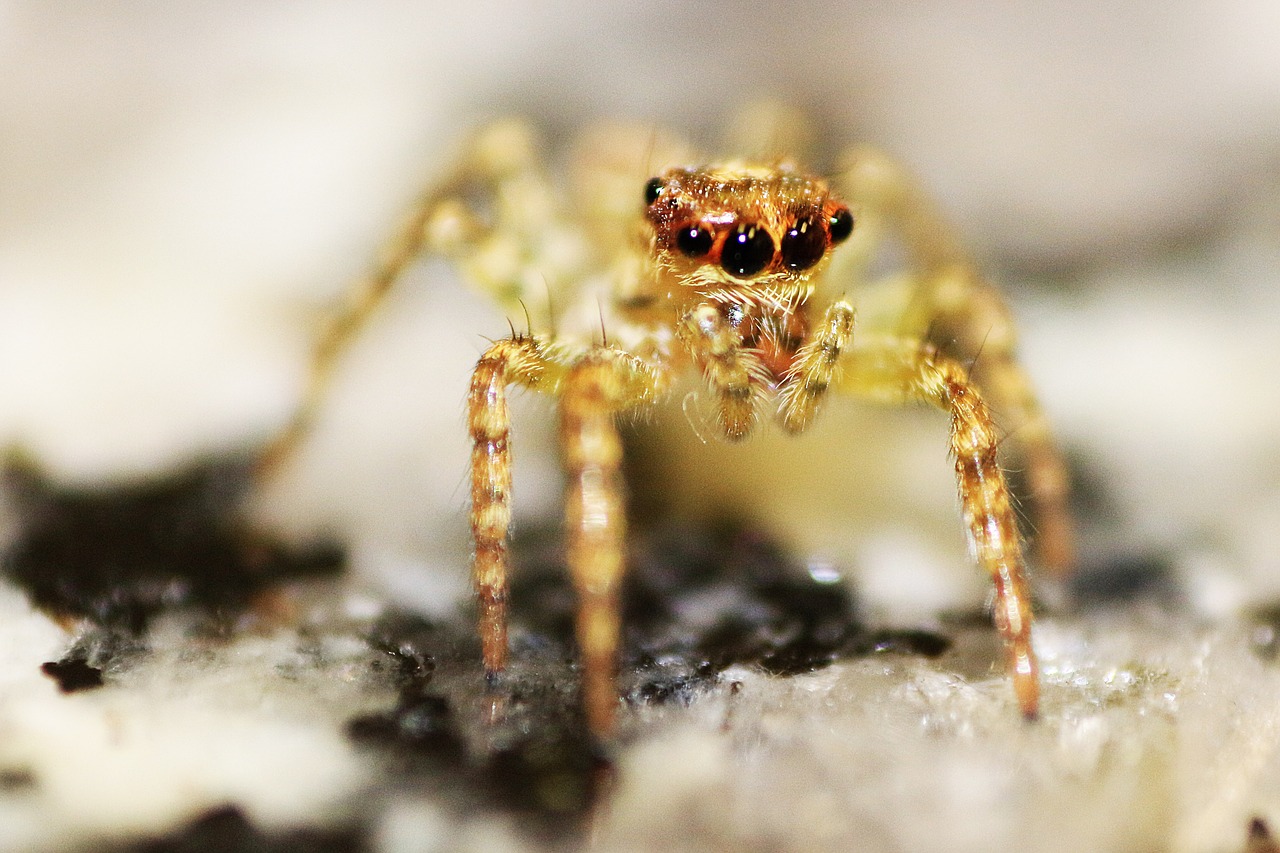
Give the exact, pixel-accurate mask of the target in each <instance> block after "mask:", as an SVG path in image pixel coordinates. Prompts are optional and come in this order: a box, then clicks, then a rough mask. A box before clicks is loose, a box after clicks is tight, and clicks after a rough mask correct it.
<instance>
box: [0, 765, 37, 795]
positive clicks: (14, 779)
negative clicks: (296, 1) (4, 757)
mask: <svg viewBox="0 0 1280 853" xmlns="http://www.w3.org/2000/svg"><path fill="white" fill-rule="evenodd" d="M36 784H37V783H36V774H35V771H33V770H32V769H31V768H30V767H2V768H0V795H3V794H20V793H24V792H27V791H33V790H35V788H36Z"/></svg>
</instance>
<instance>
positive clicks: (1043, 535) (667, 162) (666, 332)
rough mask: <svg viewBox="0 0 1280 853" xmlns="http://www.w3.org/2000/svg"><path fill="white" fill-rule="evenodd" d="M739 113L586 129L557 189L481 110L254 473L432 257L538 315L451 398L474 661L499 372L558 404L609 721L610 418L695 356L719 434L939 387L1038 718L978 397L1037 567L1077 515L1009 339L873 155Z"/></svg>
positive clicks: (486, 580)
mask: <svg viewBox="0 0 1280 853" xmlns="http://www.w3.org/2000/svg"><path fill="white" fill-rule="evenodd" d="M749 126H752V128H753V130H754V139H751V140H748V141H745V142H742V143H741V144H740V146H739V151H740V152H741V154H740V156H739V158H738V159H728V160H710V161H708V160H704V159H699V158H696V157H695V156H694V155H692V154H690V153H689V151H688V149H687V148H686V147H685V146H684V145H683V143H680V142H679V141H677V140H674V139H670V138H667V137H665V136H662V135H660V134H657V133H655V132H654V131H652V130H648V131H643V132H634V129H631V130H628V129H626V128H621V127H604V128H599V129H596V130H594V131H592V132H590V133H588V134H587V135H586V137H585V141H584V142H583V143H582V144H580V145H579V146H578V147H577V149H576V153H575V155H574V156H573V157H572V158H571V165H570V167H569V169H568V170H567V174H568V178H569V180H568V181H567V182H565V183H566V186H565V188H561V187H560V186H558V185H557V182H556V181H555V180H553V178H552V176H551V174H550V173H549V172H548V171H546V170H545V169H544V168H543V167H542V165H541V163H540V158H539V155H538V150H539V146H538V143H537V141H536V140H535V137H534V134H533V133H532V131H531V130H530V129H529V127H528V126H527V125H526V124H524V123H523V122H520V121H514V120H510V121H500V122H497V123H495V124H493V125H491V126H489V127H487V128H485V129H483V130H481V131H480V132H479V133H478V134H477V135H476V136H475V138H474V139H473V140H472V141H471V144H470V145H469V146H468V147H467V149H466V153H465V154H464V155H463V156H462V157H461V159H460V161H459V163H458V164H457V165H456V166H455V167H454V168H453V169H452V170H451V171H449V172H448V173H447V174H446V175H445V176H444V178H443V179H442V180H441V181H439V182H438V183H437V184H436V185H434V186H433V187H432V188H431V189H430V190H428V191H427V192H426V193H425V194H424V195H423V197H422V199H421V201H420V202H419V203H418V204H417V205H416V207H414V208H413V210H412V211H411V213H410V215H409V216H408V217H407V220H406V222H405V224H404V226H403V227H402V228H401V229H400V230H399V232H398V233H397V234H396V235H395V236H394V237H393V238H392V239H391V240H390V242H389V243H388V245H387V247H386V249H385V251H384V254H383V256H382V258H381V260H380V261H379V262H378V263H377V264H376V265H375V267H374V269H373V271H372V273H371V274H370V275H369V276H368V277H367V278H366V279H365V280H363V281H362V282H360V283H358V285H357V286H356V287H355V288H353V290H352V291H351V295H350V298H349V301H348V303H347V304H346V305H345V306H344V308H343V309H342V310H341V311H340V312H339V313H338V314H336V315H335V318H334V320H333V322H332V323H331V325H330V327H329V328H328V330H327V332H326V333H325V334H324V335H323V336H322V338H321V339H320V342H319V345H318V347H317V349H316V351H315V355H314V359H313V362H312V365H311V373H310V381H309V385H308V388H307V391H306V393H305V396H304V397H303V402H302V403H301V405H300V406H299V408H298V410H297V412H296V414H295V416H294V418H293V419H292V421H291V422H290V423H289V424H288V425H287V427H286V428H285V429H283V430H282V431H281V433H280V434H279V435H278V436H277V437H276V439H275V440H274V441H273V442H271V443H270V444H269V445H268V446H267V448H266V450H265V451H264V453H263V455H262V457H261V460H260V464H259V473H260V475H261V476H267V475H268V474H269V473H270V472H271V471H273V470H275V469H276V468H278V467H279V465H280V464H281V462H282V460H284V459H286V458H287V457H288V456H289V455H290V454H291V453H292V451H293V449H294V448H295V447H296V445H297V444H298V443H299V441H300V440H301V439H302V437H303V436H304V434H305V431H306V429H307V427H308V425H309V424H310V422H311V421H312V420H313V418H314V415H315V413H316V410H317V409H318V407H319V405H320V402H321V400H322V397H323V394H324V391H325V387H326V383H327V379H328V377H329V374H330V373H331V370H332V367H333V365H334V363H335V361H336V360H337V359H338V357H339V356H340V354H341V353H342V351H343V350H344V349H345V348H346V346H347V345H348V344H349V343H350V341H351V340H352V339H353V337H354V336H355V335H356V334H357V332H358V331H359V329H360V328H361V326H362V325H363V324H364V322H365V320H366V319H367V318H368V317H369V315H370V314H371V312H372V311H373V310H374V309H375V308H376V306H377V305H378V304H379V303H380V301H381V300H382V298H383V297H384V295H385V294H386V293H387V291H388V290H389V289H390V288H391V287H392V286H393V285H394V283H395V282H396V281H397V280H398V279H399V278H400V277H401V276H402V274H403V273H404V271H405V270H406V269H407V268H408V267H409V266H410V265H411V264H412V263H413V262H414V261H415V260H416V259H418V258H419V257H420V256H422V255H424V254H437V255H443V256H446V257H448V258H451V259H452V260H453V261H454V262H455V263H456V265H457V267H458V269H459V270H460V272H461V274H462V275H463V276H464V277H465V278H466V279H468V280H469V281H470V283H471V284H472V285H473V286H475V287H477V288H479V289H480V290H482V291H485V292H487V293H489V294H491V295H492V296H493V297H494V298H495V299H496V300H497V302H498V303H499V305H500V306H501V307H502V308H503V309H504V310H505V311H506V312H507V315H508V317H521V316H523V317H524V318H526V322H527V324H528V329H527V330H526V331H516V328H515V326H514V324H513V325H512V330H511V334H510V336H509V337H506V338H505V339H502V340H497V341H495V342H492V344H491V345H490V346H489V347H488V348H487V350H486V351H485V352H484V354H483V355H482V356H481V358H480V360H479V362H478V363H477V364H476V367H475V370H474V372H473V374H472V376H471V382H470V388H469V390H468V392H467V396H466V399H467V427H468V429H469V432H470V439H471V444H472V451H471V464H470V468H471V471H470V486H471V490H470V491H471V509H470V517H471V530H472V534H473V537H474V557H473V580H474V584H475V592H476V597H477V606H478V619H479V633H480V638H481V646H482V654H483V664H484V670H485V672H486V674H487V675H488V676H489V677H490V680H491V682H492V680H493V679H495V678H496V677H497V676H498V675H499V674H500V673H501V672H502V670H503V668H504V666H505V664H506V660H507V587H508V583H507V575H508V561H509V557H508V544H507V540H508V531H509V527H510V523H511V506H510V495H511V467H512V462H511V452H510V447H509V443H508V437H509V434H510V429H511V419H510V415H509V412H508V406H507V394H508V390H509V389H510V388H511V387H513V386H515V387H520V388H526V389H530V390H533V391H537V392H540V393H544V394H548V395H551V396H553V397H555V398H558V401H559V434H560V441H561V445H562V449H563V457H564V465H565V468H566V473H567V477H568V484H567V494H566V496H565V526H566V530H567V537H568V540H567V557H568V566H569V571H570V573H571V575H572V581H573V584H574V587H575V589H576V592H577V595H578V597H579V604H578V615H577V620H576V637H577V645H578V650H579V654H580V656H581V661H582V688H581V689H582V703H583V706H584V710H585V714H586V718H587V722H588V724H589V726H590V728H591V730H592V731H593V732H595V733H596V734H597V735H600V736H607V735H608V734H609V733H610V731H611V729H612V726H613V724H614V718H615V713H616V710H617V705H618V703H619V699H618V695H617V691H616V688H615V686H614V677H615V669H616V662H615V659H616V656H617V650H618V643H619V636H620V619H619V586H620V580H621V578H622V576H623V572H624V569H625V566H624V563H625V559H624V555H625V550H626V549H625V546H626V537H627V519H626V512H625V506H624V482H623V478H622V473H621V466H622V442H621V439H620V434H619V424H618V421H619V417H620V416H621V415H624V414H625V413H631V412H641V411H643V410H645V409H647V408H649V407H653V406H656V405H659V404H660V403H662V402H663V401H664V400H666V399H668V398H670V397H671V396H672V390H673V386H674V385H675V383H676V381H677V379H678V378H679V377H681V376H682V375H684V374H687V373H690V372H693V373H700V374H701V380H702V383H703V386H704V391H705V393H708V394H709V395H710V399H711V401H712V403H713V408H714V428H715V430H716V431H717V432H719V433H720V434H721V435H722V436H723V437H724V438H725V439H727V440H729V441H738V440H741V439H743V438H745V437H746V436H748V435H749V434H750V433H751V432H752V430H753V429H755V428H756V427H757V425H758V422H759V421H760V420H761V419H762V418H764V417H765V416H766V415H770V416H772V418H773V420H775V421H776V422H777V424H778V425H779V426H780V428H781V429H783V430H785V431H786V432H789V433H802V432H804V430H805V428H806V427H807V426H809V424H810V423H812V422H813V420H814V418H815V417H817V416H818V414H819V412H820V410H821V409H822V407H823V404H824V402H825V401H826V400H827V398H828V397H829V396H830V395H831V394H832V393H838V394H847V395H852V396H854V397H858V398H863V399H869V400H875V401H880V402H890V403H895V404H905V403H908V402H912V401H921V402H924V403H927V404H931V405H933V406H935V407H937V408H938V409H941V410H942V411H943V412H944V413H945V414H946V415H947V416H948V418H949V421H950V431H949V436H950V439H949V446H950V452H951V456H952V458H953V459H954V463H955V473H956V480H957V484H958V490H959V495H960V503H961V508H962V514H963V517H964V524H965V528H966V531H967V534H968V539H969V543H970V550H971V552H972V555H973V558H974V560H975V561H976V562H977V563H978V565H979V566H980V567H981V568H982V569H983V570H985V571H986V572H987V573H988V574H989V575H990V576H991V580H992V583H993V585H994V617H993V618H994V622H995V625H996V628H997V629H998V632H999V634H1000V636H1001V638H1002V640H1003V643H1004V646H1005V649H1006V655H1007V666H1008V671H1009V673H1010V676H1011V679H1012V682H1013V688H1014V694H1015V697H1016V701H1017V704H1018V706H1019V708H1020V710H1021V712H1022V714H1023V715H1024V716H1026V717H1027V718H1034V717H1035V716H1036V714H1037V711H1038V705H1039V683H1038V676H1037V664H1036V656H1035V652H1034V650H1033V648H1032V642H1031V623H1032V614H1031V605H1030V593H1029V589H1028V580H1027V572H1026V569H1025V567H1024V558H1023V552H1022V545H1021V542H1020V537H1019V531H1018V527H1017V522H1016V519H1015V514H1014V509H1013V502H1012V499H1011V496H1010V491H1009V487H1008V485H1007V483H1006V478H1005V475H1004V473H1003V471H1002V469H1001V465H1000V464H999V462H998V461H997V450H998V449H999V448H1000V447H1001V443H1002V436H1003V434H1002V433H1001V432H1000V431H999V430H998V429H997V428H996V425H995V423H994V421H993V417H992V406H991V405H989V404H988V402H987V397H988V396H989V397H990V398H991V400H992V403H993V404H995V405H997V406H998V411H1000V412H1001V414H1002V417H1008V418H1010V419H1011V420H1012V421H1014V422H1015V423H1016V424H1017V429H1016V431H1015V432H1013V433H1011V435H1012V437H1013V439H1014V440H1013V442H1012V444H1013V445H1014V449H1015V450H1016V452H1017V454H1018V457H1019V461H1020V462H1021V464H1022V465H1023V467H1024V468H1025V470H1026V474H1027V479H1028V481H1029V491H1030V494H1031V496H1032V499H1033V501H1034V510H1035V514H1036V519H1037V522H1038V540H1037V545H1038V547H1039V551H1040V555H1041V558H1042V560H1043V562H1044V563H1045V564H1046V565H1048V566H1050V567H1056V568H1063V567H1065V566H1067V565H1068V564H1069V563H1070V561H1071V534H1070V523H1069V520H1068V515H1067V512H1066V508H1065V500H1066V475H1065V470H1064V466H1063V463H1062V460H1061V457H1060V455H1059V453H1058V451H1057V449H1056V447H1055V445H1054V442H1053V439H1052V437H1051V434H1050V431H1049V428H1048V425H1047V422H1046V418H1045V416H1044V414H1043V412H1042V410H1041V408H1040V406H1039V404H1038V403H1037V401H1036V398H1035V396H1034V394H1033V393H1032V391H1031V388H1030V385H1029V382H1028V379H1027V377H1026V375H1025V374H1024V372H1023V371H1022V369H1021V368H1020V366H1019V365H1018V363H1017V362H1016V360H1015V358H1014V352H1013V327H1012V323H1011V320H1010V318H1009V313H1008V311H1007V309H1006V307H1005V304H1004V302H1003V301H1002V299H1001V297H1000V296H999V295H998V293H997V292H996V291H995V290H994V288H993V287H992V286H991V285H990V284H989V283H988V282H987V281H986V280H985V279H984V278H983V277H982V276H981V275H980V273H979V272H978V270H977V269H976V267H975V265H974V264H973V262H972V261H971V260H970V259H969V258H968V256H967V255H966V254H965V253H964V252H963V251H962V250H961V249H960V248H959V246H958V243H957V241H956V240H955V239H954V237H953V236H952V234H951V232H950V231H949V230H948V229H947V228H946V227H945V226H944V224H943V223H942V221H941V219H940V218H939V217H938V215H937V214H936V213H935V212H934V210H933V208H932V207H931V206H930V204H929V203H928V201H927V200H926V198H925V197H924V195H923V193H922V192H921V191H920V190H919V189H918V188H917V187H916V186H915V185H914V184H913V183H912V182H911V180H910V179H909V178H908V177H907V176H906V175H905V174H904V172H903V171H902V170H901V169H900V168H898V167H897V166H896V165H895V164H894V163H893V162H892V161H891V160H890V159H889V158H887V157H886V156H884V155H882V154H880V153H878V152H876V151H874V150H871V149H866V148H855V149H853V150H851V151H849V152H848V153H846V154H845V155H844V157H843V158H842V159H841V160H840V163H839V169H838V170H837V171H836V172H835V173H834V177H832V178H831V179H830V180H828V179H824V178H821V177H818V176H816V175H813V174H810V173H808V172H806V171H804V170H803V169H802V168H801V167H800V166H799V165H797V162H796V161H795V160H793V159H791V158H790V157H787V156H784V157H780V156H777V154H776V151H777V150H779V146H780V145H783V144H788V143H787V142H786V140H788V139H789V138H790V137H793V136H794V133H793V130H794V126H793V124H792V123H791V121H790V119H789V118H788V117H786V116H785V114H784V113H783V112H781V111H777V112H776V113H775V114H774V116H773V117H772V118H769V117H763V118H758V119H757V120H756V121H755V122H754V123H749ZM749 135H751V134H749ZM893 240H896V241H897V243H898V244H900V246H901V248H902V250H903V251H902V252H901V253H900V254H901V255H903V256H904V258H905V260H903V261H902V262H901V264H900V266H901V267H902V268H901V269H900V270H897V271H896V272H894V273H893V274H892V275H887V276H883V277H881V278H880V279H879V280H877V281H872V280H871V279H873V278H875V277H874V276H872V275H871V273H870V269H871V267H872V262H873V260H875V259H876V258H877V257H878V256H879V255H883V254H885V253H884V252H882V251H880V247H881V246H882V245H884V244H887V243H889V242H891V241H893ZM882 265H883V264H882ZM979 352H980V355H981V358H980V359H979V358H978V355H979ZM975 365H976V367H975ZM971 374H973V375H971Z"/></svg>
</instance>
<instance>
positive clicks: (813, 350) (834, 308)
mask: <svg viewBox="0 0 1280 853" xmlns="http://www.w3.org/2000/svg"><path fill="white" fill-rule="evenodd" d="M853 317H854V314H853V306H852V305H850V304H849V303H848V302H847V301H845V300H843V299H842V300H840V301H839V302H836V303H834V304H832V305H831V306H829V307H828V308H827V310H826V312H825V313H824V314H823V316H822V321H821V322H820V323H819V325H818V327H817V328H816V329H815V330H814V332H813V334H812V335H811V336H810V339H809V341H808V343H806V344H805V345H804V346H802V347H801V348H800V349H799V351H797V353H796V359H795V362H794V363H793V364H792V367H791V369H790V371H788V373H787V376H786V378H785V384H784V385H783V387H782V391H781V392H780V394H779V398H780V399H779V406H778V417H779V420H780V421H781V422H782V426H783V428H784V429H786V430H787V431H788V432H791V433H798V432H801V431H803V430H804V428H805V427H807V426H808V425H809V424H810V422H812V420H813V418H814V416H815V415H817V413H818V409H819V408H820V407H821V406H822V402H823V400H824V399H826V395H827V391H828V389H829V388H830V387H831V383H832V382H833V381H835V380H836V378H837V377H838V376H839V371H840V356H841V354H842V353H843V352H844V350H845V347H847V346H848V345H849V342H850V341H852V340H853Z"/></svg>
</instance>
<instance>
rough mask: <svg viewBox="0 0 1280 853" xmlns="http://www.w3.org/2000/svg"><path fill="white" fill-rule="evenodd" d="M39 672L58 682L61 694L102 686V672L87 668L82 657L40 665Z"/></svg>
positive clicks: (95, 668) (85, 661)
mask: <svg viewBox="0 0 1280 853" xmlns="http://www.w3.org/2000/svg"><path fill="white" fill-rule="evenodd" d="M40 671H41V672H43V673H44V674H45V675H47V676H49V677H50V678H52V679H53V680H54V681H56V682H58V689H59V690H61V691H62V692H63V693H75V692H77V691H79V690H92V689H93V688H95V687H101V686H102V685H103V683H104V682H103V680H102V670H100V669H98V668H97V667H93V666H89V662H88V661H87V660H85V659H84V658H83V657H66V658H63V659H62V660H60V661H50V662H49V663H44V664H41V665H40Z"/></svg>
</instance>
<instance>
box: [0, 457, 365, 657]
mask: <svg viewBox="0 0 1280 853" xmlns="http://www.w3.org/2000/svg"><path fill="white" fill-rule="evenodd" d="M3 481H4V485H5V491H6V494H7V496H8V498H9V500H10V502H11V503H12V504H13V505H14V507H15V509H16V511H17V516H18V519H19V530H18V535H17V537H16V540H15V541H14V543H13V544H12V545H11V546H10V547H9V549H8V550H7V552H6V553H5V554H4V555H3V560H2V562H0V567H2V568H3V572H4V574H5V575H6V576H8V577H9V578H10V579H11V580H13V581H14V582H15V583H16V584H18V585H19V586H20V587H22V588H23V589H24V590H25V591H26V592H27V594H28V595H29V596H30V598H31V600H32V602H33V603H34V604H35V605H36V606H38V607H40V608H42V609H45V610H47V611H50V612H52V613H54V614H56V615H59V616H67V617H73V618H82V617H88V618H89V619H92V620H93V621H94V622H96V623H97V624H99V625H104V626H110V627H116V628H123V629H126V630H130V631H134V632H141V631H142V630H144V629H145V628H146V626H147V623H148V622H149V621H150V619H151V618H152V617H153V616H155V615H156V614H157V613H158V612H160V611H162V610H164V609H166V608H170V607H197V608H201V609H203V610H205V611H206V612H208V613H210V614H213V615H215V616H220V617H228V616H232V615H235V614H238V613H240V612H243V610H245V609H246V608H247V607H248V606H249V605H250V604H251V603H252V601H253V599H254V597H255V596H257V595H259V594H261V593H263V592H265V591H266V590H268V589H270V588H271V587H272V586H273V585H276V584H279V583H281V582H284V581H288V580H293V579H298V578H304V577H315V576H327V575H334V574H336V573H337V572H338V571H340V570H341V568H342V563H343V554H342V551H341V549H340V548H338V547H336V546H335V545H333V544H330V543H322V544H319V545H317V546H315V547H312V548H310V549H308V550H305V551H301V552H295V551H291V550H288V549H286V548H284V547H283V546H282V545H280V544H278V543H276V542H273V541H270V540H268V539H266V538H264V537H262V536H260V535H258V534H256V533H254V532H253V531H251V530H249V529H248V528H247V527H246V525H245V524H244V523H243V522H242V521H241V520H240V518H239V516H238V513H237V510H238V505H239V501H240V500H241V498H242V497H243V494H244V492H245V491H246V490H247V488H248V484H249V467H248V464H247V462H246V460H245V459H243V458H240V457H230V458H223V459H216V460H212V461H207V462H202V463H199V464H196V465H192V466H191V467H190V468H187V469H185V470H183V471H179V472H177V473H175V474H172V475H170V476H168V477H164V478H160V479H156V480H151V481H146V482H140V483H125V484H119V485H112V486H93V487H75V488H70V487H63V486H58V485H55V484H53V483H51V482H50V481H49V480H47V479H46V478H45V477H44V476H43V475H42V474H41V473H40V472H39V471H37V470H36V469H35V468H33V467H32V466H30V465H27V464H22V463H10V464H9V466H8V467H7V468H6V470H5V472H4V476H3Z"/></svg>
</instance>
